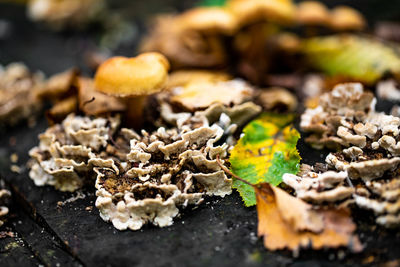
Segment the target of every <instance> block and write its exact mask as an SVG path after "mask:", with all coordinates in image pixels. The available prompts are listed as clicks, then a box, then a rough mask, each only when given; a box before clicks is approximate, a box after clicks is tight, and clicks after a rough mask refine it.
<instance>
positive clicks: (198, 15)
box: [177, 7, 237, 35]
mask: <svg viewBox="0 0 400 267" xmlns="http://www.w3.org/2000/svg"><path fill="white" fill-rule="evenodd" d="M177 23H179V24H181V25H182V27H184V28H186V29H190V30H194V31H199V32H204V33H213V34H215V33H216V34H218V33H223V34H227V35H230V34H233V33H234V32H235V30H236V29H237V21H236V17H235V16H234V15H233V13H232V12H230V11H229V10H227V9H223V8H219V7H198V8H193V9H190V10H188V11H186V12H185V13H183V14H182V15H180V16H178V17H177Z"/></svg>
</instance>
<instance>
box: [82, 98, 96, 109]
mask: <svg viewBox="0 0 400 267" xmlns="http://www.w3.org/2000/svg"><path fill="white" fill-rule="evenodd" d="M95 100H96V98H95V97H94V96H93V97H92V99H90V100H87V101H85V102H83V104H82V107H84V106H86V105H87V104H89V103H92V102H93V101H95Z"/></svg>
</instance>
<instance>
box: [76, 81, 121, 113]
mask: <svg viewBox="0 0 400 267" xmlns="http://www.w3.org/2000/svg"><path fill="white" fill-rule="evenodd" d="M77 85H78V99H79V109H80V110H81V111H83V112H84V113H85V114H86V115H95V116H96V115H100V114H107V113H111V112H120V111H124V110H125V108H126V107H125V104H124V102H123V101H122V100H121V99H120V98H118V97H114V96H108V95H106V94H103V93H100V92H98V91H96V90H95V87H94V81H93V80H92V79H90V78H84V77H79V78H78V80H77Z"/></svg>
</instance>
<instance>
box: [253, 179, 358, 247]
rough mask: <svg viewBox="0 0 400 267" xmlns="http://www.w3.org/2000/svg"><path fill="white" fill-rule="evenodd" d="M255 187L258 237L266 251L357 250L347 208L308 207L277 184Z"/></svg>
mask: <svg viewBox="0 0 400 267" xmlns="http://www.w3.org/2000/svg"><path fill="white" fill-rule="evenodd" d="M260 186H261V187H256V188H255V189H256V196H257V213H258V236H264V246H265V248H267V249H270V250H278V249H290V250H292V251H299V249H300V248H312V249H321V248H337V247H341V246H348V247H349V249H350V250H352V251H353V252H360V251H361V250H362V245H361V243H360V241H359V239H358V237H357V236H356V235H354V231H355V229H356V225H355V224H354V223H353V221H352V220H351V218H350V212H349V210H347V209H319V210H316V209H312V206H311V205H309V204H307V203H305V202H304V201H302V200H301V199H298V198H295V197H293V196H291V195H289V194H288V193H286V192H285V191H283V190H282V189H280V188H278V187H274V186H271V185H269V184H267V183H263V184H260Z"/></svg>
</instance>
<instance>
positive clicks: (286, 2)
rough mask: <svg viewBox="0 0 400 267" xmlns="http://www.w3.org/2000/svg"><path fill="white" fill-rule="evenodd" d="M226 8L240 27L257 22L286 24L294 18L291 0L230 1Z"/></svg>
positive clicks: (293, 7)
mask: <svg viewBox="0 0 400 267" xmlns="http://www.w3.org/2000/svg"><path fill="white" fill-rule="evenodd" d="M227 8H228V9H229V10H231V12H232V13H233V14H234V15H235V16H236V17H237V19H238V24H239V25H240V26H245V25H248V24H251V23H254V22H257V21H273V22H276V23H281V24H287V23H291V22H292V21H293V19H294V16H295V5H294V4H293V3H292V1H291V0H230V1H229V2H228V4H227Z"/></svg>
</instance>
